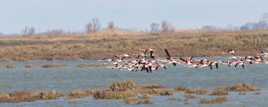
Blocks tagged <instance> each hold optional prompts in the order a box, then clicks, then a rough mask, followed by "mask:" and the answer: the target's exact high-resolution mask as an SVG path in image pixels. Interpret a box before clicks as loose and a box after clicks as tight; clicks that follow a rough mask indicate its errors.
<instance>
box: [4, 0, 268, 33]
mask: <svg viewBox="0 0 268 107" xmlns="http://www.w3.org/2000/svg"><path fill="white" fill-rule="evenodd" d="M267 4H268V0H0V13H1V15H0V32H3V33H19V32H20V31H21V29H22V28H23V27H24V26H33V27H36V28H37V31H46V30H48V29H64V30H69V31H82V30H84V26H85V24H86V23H87V22H89V21H90V20H91V19H92V18H94V17H98V18H99V19H100V20H101V22H102V26H106V23H107V22H109V21H114V22H115V23H116V25H118V26H120V27H123V28H133V29H136V28H139V29H145V28H147V27H148V26H149V24H150V23H151V22H160V21H162V20H167V21H169V22H172V23H173V24H174V25H175V26H176V27H178V28H183V29H186V28H197V27H200V26H202V25H216V26H225V25H230V24H232V25H241V24H243V23H245V22H248V21H256V20H258V18H259V17H260V15H262V14H263V13H265V12H268V6H267Z"/></svg>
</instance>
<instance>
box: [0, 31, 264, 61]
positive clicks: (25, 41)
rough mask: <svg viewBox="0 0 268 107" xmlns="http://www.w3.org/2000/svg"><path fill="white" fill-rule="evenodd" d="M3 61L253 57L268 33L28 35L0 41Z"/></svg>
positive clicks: (0, 56)
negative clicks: (145, 51)
mask: <svg viewBox="0 0 268 107" xmlns="http://www.w3.org/2000/svg"><path fill="white" fill-rule="evenodd" d="M0 46H1V48H0V59H11V60H18V61H25V60H34V59H41V60H42V59H44V60H54V59H59V60H66V59H99V58H107V57H111V56H113V55H117V54H122V53H130V54H137V52H138V51H139V50H140V49H141V48H148V47H151V48H154V49H155V50H156V54H158V55H159V56H164V55H165V53H164V52H163V49H164V48H167V49H169V50H170V52H171V54H172V55H173V56H189V55H192V56H202V55H208V56H212V55H214V56H215V55H224V53H223V51H225V50H227V49H236V50H239V53H238V54H242V55H249V54H250V55H252V54H255V53H256V51H257V50H259V49H263V48H268V31H266V30H263V31H248V32H177V33H168V34H167V33H160V34H157V35H155V34H154V35H153V34H149V33H141V32H119V31H109V32H100V33H96V34H91V35H67V36H56V35H55V36H26V37H2V38H0Z"/></svg>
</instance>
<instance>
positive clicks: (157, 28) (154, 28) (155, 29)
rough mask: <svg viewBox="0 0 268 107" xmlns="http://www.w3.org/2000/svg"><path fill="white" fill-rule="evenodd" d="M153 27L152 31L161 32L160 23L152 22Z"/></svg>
mask: <svg viewBox="0 0 268 107" xmlns="http://www.w3.org/2000/svg"><path fill="white" fill-rule="evenodd" d="M150 27H151V33H159V32H160V28H159V27H160V25H159V24H158V23H152V24H151V25H150Z"/></svg>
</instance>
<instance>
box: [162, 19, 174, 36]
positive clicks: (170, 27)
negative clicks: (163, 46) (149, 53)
mask: <svg viewBox="0 0 268 107" xmlns="http://www.w3.org/2000/svg"><path fill="white" fill-rule="evenodd" d="M174 31H175V28H174V26H173V25H172V24H170V23H169V22H167V21H162V23H161V32H163V33H170V32H174Z"/></svg>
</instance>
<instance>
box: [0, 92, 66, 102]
mask: <svg viewBox="0 0 268 107" xmlns="http://www.w3.org/2000/svg"><path fill="white" fill-rule="evenodd" d="M62 96H63V94H61V93H58V92H56V91H41V92H26V91H20V92H14V93H2V94H0V102H4V103H18V102H32V101H37V100H53V99H57V98H59V97H62Z"/></svg>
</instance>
